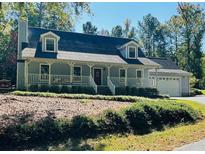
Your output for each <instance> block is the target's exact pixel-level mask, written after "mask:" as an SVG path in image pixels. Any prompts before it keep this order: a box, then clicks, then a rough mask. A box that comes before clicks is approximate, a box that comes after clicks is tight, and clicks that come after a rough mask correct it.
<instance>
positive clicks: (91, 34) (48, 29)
mask: <svg viewBox="0 0 205 154" xmlns="http://www.w3.org/2000/svg"><path fill="white" fill-rule="evenodd" d="M29 28H35V29H43V30H48V31H49V30H50V31H56V32H63V33H74V34H80V35H87V36H97V37H107V38H115V39H124V40H130V41H136V40H135V39H131V38H122V37H114V36H104V35H93V34H86V33H80V32H69V31H63V30H56V29H51V28H44V27H34V26H29Z"/></svg>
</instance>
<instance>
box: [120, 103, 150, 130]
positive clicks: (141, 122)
mask: <svg viewBox="0 0 205 154" xmlns="http://www.w3.org/2000/svg"><path fill="white" fill-rule="evenodd" d="M124 112H125V117H126V120H127V121H128V124H129V126H130V128H131V129H132V130H133V132H134V133H137V134H145V133H148V132H150V123H149V121H148V117H147V114H146V112H145V111H144V109H143V108H142V107H141V106H139V105H132V107H130V108H128V109H126V110H125V111H124Z"/></svg>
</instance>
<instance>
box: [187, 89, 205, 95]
mask: <svg viewBox="0 0 205 154" xmlns="http://www.w3.org/2000/svg"><path fill="white" fill-rule="evenodd" d="M202 94H203V93H202V92H201V91H200V90H198V89H195V88H191V92H190V96H196V95H202Z"/></svg>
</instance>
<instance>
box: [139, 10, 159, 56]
mask: <svg viewBox="0 0 205 154" xmlns="http://www.w3.org/2000/svg"><path fill="white" fill-rule="evenodd" d="M159 26H160V22H159V21H158V19H157V18H155V17H153V16H152V15H151V14H148V15H146V16H144V17H143V20H142V21H139V22H138V31H139V37H140V39H141V41H142V42H143V45H144V48H145V50H146V51H147V56H151V57H153V56H156V55H157V53H156V46H155V45H156V43H157V41H158V40H156V30H157V27H159Z"/></svg>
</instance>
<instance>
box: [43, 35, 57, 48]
mask: <svg viewBox="0 0 205 154" xmlns="http://www.w3.org/2000/svg"><path fill="white" fill-rule="evenodd" d="M47 40H53V42H54V50H47V45H46V44H47ZM56 45H57V42H56V39H55V38H52V37H45V43H44V47H45V51H44V52H56V51H57V50H58V49H57V48H56Z"/></svg>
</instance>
